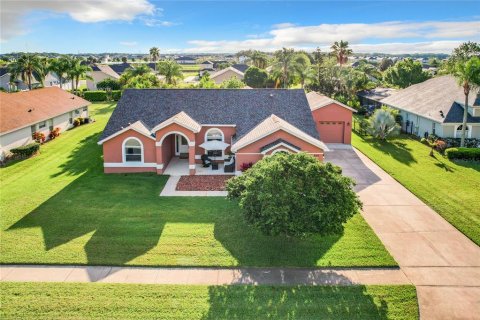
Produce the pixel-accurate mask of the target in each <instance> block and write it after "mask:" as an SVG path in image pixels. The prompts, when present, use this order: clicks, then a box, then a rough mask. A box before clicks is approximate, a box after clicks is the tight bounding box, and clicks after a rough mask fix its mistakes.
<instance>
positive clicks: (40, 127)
mask: <svg viewBox="0 0 480 320" xmlns="http://www.w3.org/2000/svg"><path fill="white" fill-rule="evenodd" d="M46 126H47V122H46V121H42V122H40V123H39V124H38V129H43V128H45V127H46Z"/></svg>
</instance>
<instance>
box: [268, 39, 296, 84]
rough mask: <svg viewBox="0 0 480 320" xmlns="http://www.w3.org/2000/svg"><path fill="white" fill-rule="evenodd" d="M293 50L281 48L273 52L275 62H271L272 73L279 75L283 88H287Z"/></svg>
mask: <svg viewBox="0 0 480 320" xmlns="http://www.w3.org/2000/svg"><path fill="white" fill-rule="evenodd" d="M294 57H295V51H294V50H293V49H287V48H282V50H278V51H276V52H275V63H274V64H273V71H274V73H279V74H280V75H281V81H282V85H283V88H288V85H289V82H290V80H291V76H292V75H293V73H294V72H295V70H294V65H295V62H294Z"/></svg>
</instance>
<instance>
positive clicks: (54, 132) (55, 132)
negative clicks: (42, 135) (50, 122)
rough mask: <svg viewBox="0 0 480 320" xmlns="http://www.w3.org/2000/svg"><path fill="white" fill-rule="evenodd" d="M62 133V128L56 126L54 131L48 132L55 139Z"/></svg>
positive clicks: (50, 137) (49, 136)
mask: <svg viewBox="0 0 480 320" xmlns="http://www.w3.org/2000/svg"><path fill="white" fill-rule="evenodd" d="M59 135H60V128H55V129H53V130H52V131H50V133H49V134H48V138H49V139H50V140H51V139H55V138H56V137H58V136H59Z"/></svg>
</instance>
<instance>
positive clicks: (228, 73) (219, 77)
mask: <svg viewBox="0 0 480 320" xmlns="http://www.w3.org/2000/svg"><path fill="white" fill-rule="evenodd" d="M244 76H245V74H244V73H243V72H241V71H239V70H237V69H235V68H234V67H228V68H225V69H222V70H220V71H217V72H215V73H213V74H211V75H210V79H212V80H213V81H215V83H216V84H221V83H222V82H223V81H225V80H229V79H231V78H237V79H238V80H243V77H244Z"/></svg>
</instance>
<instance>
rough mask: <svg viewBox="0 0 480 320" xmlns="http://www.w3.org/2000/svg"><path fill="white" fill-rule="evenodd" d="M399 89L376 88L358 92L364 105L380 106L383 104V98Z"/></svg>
mask: <svg viewBox="0 0 480 320" xmlns="http://www.w3.org/2000/svg"><path fill="white" fill-rule="evenodd" d="M395 92H397V90H395V89H392V88H375V89H372V90H363V91H360V92H359V93H357V96H358V98H359V100H360V103H361V104H362V106H374V107H376V108H379V107H381V106H382V100H383V99H385V98H387V97H390V96H391V95H392V94H394V93H395Z"/></svg>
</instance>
